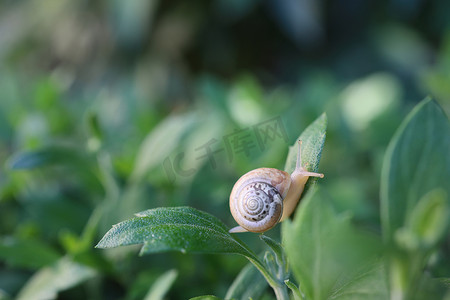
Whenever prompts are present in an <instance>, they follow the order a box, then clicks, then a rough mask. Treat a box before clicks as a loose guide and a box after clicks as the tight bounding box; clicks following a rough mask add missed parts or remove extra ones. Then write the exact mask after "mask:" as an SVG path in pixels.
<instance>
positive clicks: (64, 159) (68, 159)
mask: <svg viewBox="0 0 450 300" xmlns="http://www.w3.org/2000/svg"><path fill="white" fill-rule="evenodd" d="M61 163H63V164H64V163H65V164H71V165H79V164H85V163H86V161H85V158H83V156H82V155H81V154H80V153H78V152H77V151H75V150H74V149H72V148H67V147H59V146H52V147H47V148H43V149H39V150H35V151H28V152H23V153H19V154H17V155H15V156H13V157H11V158H10V159H9V161H8V163H7V166H8V167H9V168H10V169H12V170H23V169H33V168H39V167H45V166H49V165H56V164H61Z"/></svg>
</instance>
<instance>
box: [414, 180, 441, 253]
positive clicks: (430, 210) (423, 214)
mask: <svg viewBox="0 0 450 300" xmlns="http://www.w3.org/2000/svg"><path fill="white" fill-rule="evenodd" d="M448 219H449V209H448V202H447V195H446V194H445V191H444V190H443V189H436V190H433V191H431V192H429V193H428V194H426V195H425V196H423V197H422V199H420V200H419V202H418V203H417V205H416V207H415V208H414V210H413V211H412V212H411V214H410V215H409V220H408V221H409V222H408V223H409V226H408V227H409V228H410V229H411V231H412V232H413V233H414V234H415V235H416V236H417V237H418V238H419V240H420V241H421V242H422V243H423V244H424V245H426V246H428V247H430V246H434V244H435V243H436V242H437V241H438V240H439V239H441V238H442V236H443V235H444V234H445V230H446V228H447V224H448Z"/></svg>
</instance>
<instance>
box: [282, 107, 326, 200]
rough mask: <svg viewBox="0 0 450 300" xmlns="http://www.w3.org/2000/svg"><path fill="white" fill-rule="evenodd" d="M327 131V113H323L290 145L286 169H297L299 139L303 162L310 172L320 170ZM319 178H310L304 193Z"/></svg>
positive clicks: (289, 171)
mask: <svg viewBox="0 0 450 300" xmlns="http://www.w3.org/2000/svg"><path fill="white" fill-rule="evenodd" d="M326 131H327V115H326V114H325V113H323V114H322V115H320V117H318V118H317V119H316V120H315V121H314V122H313V123H311V124H310V125H309V126H308V127H307V128H306V129H305V130H304V131H303V132H302V134H301V135H300V136H299V137H298V139H297V140H296V141H295V143H294V144H293V145H292V146H291V147H289V153H288V156H287V159H286V164H285V165H284V170H285V171H286V172H288V173H292V172H293V171H294V169H295V164H296V162H297V153H298V143H297V141H298V140H301V141H302V157H301V159H302V164H303V167H305V169H306V170H308V171H310V172H318V170H319V162H320V158H321V156H322V150H323V146H324V143H325V137H326ZM316 180H317V178H314V177H312V178H310V179H309V180H308V182H307V184H306V186H305V189H304V191H303V195H305V193H306V192H307V191H308V189H309V188H310V187H311V186H312V184H313V183H314V182H316Z"/></svg>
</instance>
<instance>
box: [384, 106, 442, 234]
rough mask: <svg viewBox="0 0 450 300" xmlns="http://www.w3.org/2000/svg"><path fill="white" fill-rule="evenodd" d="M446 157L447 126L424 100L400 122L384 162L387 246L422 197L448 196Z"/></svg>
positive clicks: (438, 113) (437, 110)
mask: <svg viewBox="0 0 450 300" xmlns="http://www.w3.org/2000/svg"><path fill="white" fill-rule="evenodd" d="M449 153H450V123H449V121H448V118H447V117H446V115H445V113H444V112H443V111H442V109H441V107H440V106H439V105H438V104H437V103H436V102H435V101H434V100H432V99H430V98H427V99H425V100H423V101H422V102H421V103H419V104H418V105H417V106H416V107H415V108H414V109H413V111H412V112H411V113H410V114H409V115H408V116H407V117H406V119H405V120H404V121H403V123H402V125H401V126H400V128H399V129H398V130H397V132H396V134H395V135H394V137H393V138H392V140H391V142H390V144H389V147H388V149H387V151H386V155H385V158H384V162H383V170H382V177H381V221H382V226H383V235H384V237H385V239H386V240H387V241H388V242H391V241H392V239H393V237H394V234H395V232H396V230H397V229H399V228H402V227H403V226H404V225H405V223H406V221H407V219H408V218H409V217H408V216H409V215H410V214H412V212H413V210H414V208H415V206H416V205H417V203H418V201H419V200H420V199H421V198H422V197H423V196H424V195H425V194H427V193H428V192H429V191H431V190H433V189H436V188H443V189H444V190H445V192H446V193H447V195H450V185H449V184H448V180H449V178H450V155H449Z"/></svg>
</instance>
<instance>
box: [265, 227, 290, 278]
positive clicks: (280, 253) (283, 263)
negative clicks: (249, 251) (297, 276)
mask: <svg viewBox="0 0 450 300" xmlns="http://www.w3.org/2000/svg"><path fill="white" fill-rule="evenodd" d="M259 237H260V239H261V240H263V241H264V242H265V243H266V244H267V246H269V247H270V249H272V251H273V253H275V256H276V262H277V265H278V266H279V267H280V268H281V270H283V273H284V274H288V264H287V260H286V256H285V254H284V250H283V247H282V246H281V245H280V243H278V242H277V241H275V240H274V239H272V238H270V237H268V236H267V235H264V234H262V235H260V236H259Z"/></svg>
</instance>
